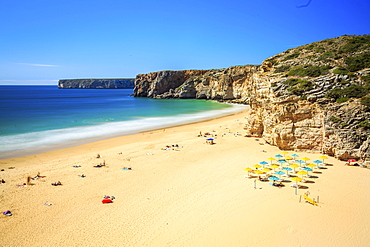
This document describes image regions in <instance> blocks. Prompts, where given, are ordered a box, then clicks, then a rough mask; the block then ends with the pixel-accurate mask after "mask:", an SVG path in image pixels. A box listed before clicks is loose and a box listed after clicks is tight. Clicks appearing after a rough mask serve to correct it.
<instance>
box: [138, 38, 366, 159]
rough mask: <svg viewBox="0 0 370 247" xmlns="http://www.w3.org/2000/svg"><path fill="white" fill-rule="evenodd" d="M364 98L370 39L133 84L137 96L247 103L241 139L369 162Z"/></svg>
mask: <svg viewBox="0 0 370 247" xmlns="http://www.w3.org/2000/svg"><path fill="white" fill-rule="evenodd" d="M185 75H186V76H185ZM369 93H370V35H364V36H342V37H338V38H335V39H330V40H324V41H320V42H316V43H312V44H309V45H304V46H301V47H297V48H294V49H289V50H287V51H285V52H283V53H281V54H278V55H275V56H273V57H271V58H269V59H266V60H265V61H264V62H263V63H262V65H246V66H234V67H230V68H227V69H216V70H207V71H189V70H188V71H163V72H154V73H150V74H145V75H138V76H137V77H136V80H135V96H139V97H140V96H142V97H153V98H196V99H213V100H219V101H231V102H237V103H244V104H249V105H250V109H251V110H250V114H248V116H247V123H246V126H245V130H246V131H247V134H248V135H250V136H255V137H263V138H264V139H265V140H266V142H268V143H270V144H272V145H276V146H278V147H279V148H281V149H285V150H312V151H320V152H324V153H326V154H328V155H332V156H335V157H337V158H339V159H347V158H357V159H358V158H366V157H369V158H370V96H369Z"/></svg>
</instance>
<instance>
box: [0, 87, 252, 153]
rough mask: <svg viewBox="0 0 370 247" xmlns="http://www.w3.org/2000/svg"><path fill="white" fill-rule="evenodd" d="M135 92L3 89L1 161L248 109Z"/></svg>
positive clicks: (0, 101)
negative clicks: (140, 95) (135, 94)
mask: <svg viewBox="0 0 370 247" xmlns="http://www.w3.org/2000/svg"><path fill="white" fill-rule="evenodd" d="M132 93H133V90H132V89H115V90H112V89H58V88H57V86H0V158H4V157H12V156H20V155H27V154H30V153H35V152H37V150H39V151H44V150H50V149H56V148H60V147H62V146H66V145H67V146H68V145H76V144H79V143H83V142H84V141H85V142H87V140H88V141H92V140H99V139H104V138H108V137H113V136H119V135H127V134H132V133H138V132H140V131H145V130H150V129H156V128H161V127H168V126H174V125H178V124H183V123H189V122H196V121H201V120H204V119H209V118H213V117H217V116H222V115H227V114H231V113H233V112H237V111H241V110H243V109H245V106H233V105H228V104H220V103H217V102H213V101H205V100H178V99H168V100H167V99H166V100H164V99H162V100H158V99H149V98H135V97H132V96H130V95H131V94H132Z"/></svg>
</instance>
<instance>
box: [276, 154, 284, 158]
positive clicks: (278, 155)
mask: <svg viewBox="0 0 370 247" xmlns="http://www.w3.org/2000/svg"><path fill="white" fill-rule="evenodd" d="M275 157H276V158H283V156H282V155H281V154H277V155H275Z"/></svg>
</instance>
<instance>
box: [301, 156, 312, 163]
mask: <svg viewBox="0 0 370 247" xmlns="http://www.w3.org/2000/svg"><path fill="white" fill-rule="evenodd" d="M301 160H303V161H305V163H306V161H307V160H310V158H307V157H303V158H302V159H301Z"/></svg>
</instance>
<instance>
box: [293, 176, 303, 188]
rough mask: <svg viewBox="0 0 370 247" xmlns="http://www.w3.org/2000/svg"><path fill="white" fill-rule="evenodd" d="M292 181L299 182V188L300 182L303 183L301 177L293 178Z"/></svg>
mask: <svg viewBox="0 0 370 247" xmlns="http://www.w3.org/2000/svg"><path fill="white" fill-rule="evenodd" d="M292 180H293V181H295V182H297V183H296V185H297V187H298V182H300V181H302V178H300V177H292ZM292 185H294V184H292Z"/></svg>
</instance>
